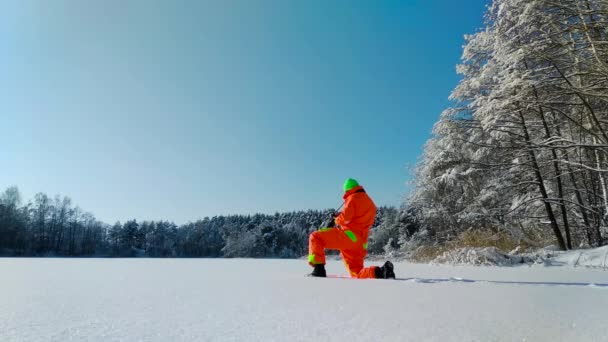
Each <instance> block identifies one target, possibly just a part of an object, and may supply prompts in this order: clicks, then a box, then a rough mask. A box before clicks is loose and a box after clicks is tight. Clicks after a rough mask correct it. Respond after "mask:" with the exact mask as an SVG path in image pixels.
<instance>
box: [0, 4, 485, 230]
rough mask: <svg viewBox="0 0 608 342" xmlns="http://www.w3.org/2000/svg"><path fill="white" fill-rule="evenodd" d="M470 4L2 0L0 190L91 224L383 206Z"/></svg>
mask: <svg viewBox="0 0 608 342" xmlns="http://www.w3.org/2000/svg"><path fill="white" fill-rule="evenodd" d="M484 8H485V1H483V0H460V1H454V0H420V1H416V0H403V1H324V0H314V1H282V0H274V1H265V0H262V1H258V0H241V1H213V2H212V1H196V0H190V1H160V0H159V1H156V0H152V1H150V0H126V1H125V0H103V1H101V0H99V1H79V0H69V1H68V0H56V1H45V0H39V1H31V0H12V1H5V2H2V4H0V75H1V76H0V89H1V91H0V127H1V134H0V146H1V147H0V170H2V172H1V176H0V187H1V188H2V189H4V188H6V187H7V186H10V185H17V186H18V187H19V188H20V189H21V192H22V195H23V197H24V199H31V198H33V196H34V194H35V193H36V192H45V193H47V194H49V195H54V194H61V195H67V196H70V197H71V198H72V199H73V200H74V202H75V203H76V204H78V205H79V206H80V207H82V208H83V209H85V210H87V211H90V212H92V213H93V214H95V216H96V217H97V218H99V219H101V220H104V221H106V222H109V223H113V222H114V221H116V220H121V221H124V220H126V219H129V218H136V219H138V220H142V219H168V220H174V221H176V222H177V223H184V222H187V221H190V220H196V219H198V218H202V217H204V216H212V215H216V214H231V213H243V214H247V213H254V212H264V213H273V212H275V211H288V210H297V209H309V208H311V209H320V208H328V207H335V206H337V205H338V204H340V202H341V195H342V193H341V185H342V183H343V181H344V179H345V178H347V177H354V178H356V179H359V180H360V182H361V183H362V184H363V185H364V186H365V187H366V188H367V189H368V192H369V193H370V194H371V196H372V198H374V200H375V201H376V203H377V204H381V205H398V204H399V203H400V202H401V199H402V198H403V196H404V195H405V194H406V193H407V191H408V188H407V186H406V182H407V181H408V180H409V179H410V174H409V171H408V166H412V165H414V164H415V162H416V160H417V158H418V156H419V155H420V153H421V151H422V147H423V145H424V142H425V141H426V139H427V138H428V137H429V135H430V131H431V128H432V125H433V123H434V122H435V120H436V119H437V118H438V116H439V113H440V112H441V111H442V109H444V108H445V107H446V106H447V105H448V103H449V102H448V100H447V97H448V95H449V93H450V91H451V90H452V89H453V87H454V86H455V85H456V83H457V81H458V76H457V75H456V73H455V65H456V64H457V63H458V61H459V59H460V55H461V49H462V45H463V42H464V40H463V35H464V34H469V33H473V32H475V31H476V30H477V29H479V28H480V27H481V26H482V22H483V20H482V15H483V11H484Z"/></svg>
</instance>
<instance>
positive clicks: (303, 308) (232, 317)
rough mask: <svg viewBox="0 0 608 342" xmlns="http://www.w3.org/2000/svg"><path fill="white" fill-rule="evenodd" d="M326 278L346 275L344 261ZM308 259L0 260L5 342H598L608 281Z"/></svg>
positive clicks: (581, 274)
mask: <svg viewBox="0 0 608 342" xmlns="http://www.w3.org/2000/svg"><path fill="white" fill-rule="evenodd" d="M327 269H328V273H331V274H340V275H344V274H345V270H344V266H343V265H342V263H341V262H340V261H332V262H330V263H329V264H328V266H327ZM308 272H310V268H309V266H308V265H307V264H306V261H304V260H254V259H16V258H0V294H1V296H0V341H3V342H13V341H14V342H17V341H19V342H21V341H28V342H35V341H601V340H606V338H607V337H606V336H608V324H607V323H606V322H607V317H608V316H607V312H608V272H606V271H602V270H598V269H596V270H593V269H585V268H572V267H543V266H531V267H530V266H521V267H500V268H499V267H463V266H461V267H454V266H429V265H417V264H408V263H396V264H395V272H396V274H397V277H398V278H401V280H397V281H392V280H351V279H340V278H337V279H317V278H308V277H305V276H304V275H305V274H306V273H308Z"/></svg>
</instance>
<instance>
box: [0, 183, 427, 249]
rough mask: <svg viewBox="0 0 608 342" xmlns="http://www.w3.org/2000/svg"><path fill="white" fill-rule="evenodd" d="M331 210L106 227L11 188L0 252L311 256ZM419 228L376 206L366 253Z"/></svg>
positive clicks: (2, 200)
mask: <svg viewBox="0 0 608 342" xmlns="http://www.w3.org/2000/svg"><path fill="white" fill-rule="evenodd" d="M331 212H332V211H331V210H308V211H297V212H289V213H277V214H274V215H265V214H256V215H231V216H215V217H212V218H209V217H207V218H204V219H202V220H198V221H196V222H191V223H187V224H183V225H180V226H178V225H176V224H175V223H173V222H169V221H142V222H138V221H136V220H130V221H127V222H124V223H120V222H117V223H115V224H114V225H108V224H106V223H103V222H100V221H98V220H96V219H95V217H94V216H93V215H92V214H90V213H87V212H84V211H82V210H81V209H80V208H78V207H74V206H73V205H72V201H71V200H70V199H69V198H67V197H59V196H56V197H54V198H50V197H48V196H47V195H45V194H42V193H39V194H37V195H36V196H35V198H34V200H33V201H31V202H28V203H27V204H25V205H21V196H20V194H19V190H18V189H17V188H16V187H11V188H8V189H7V190H6V191H5V192H4V193H2V195H0V255H4V256H108V257H279V258H297V257H301V256H303V255H306V254H307V253H308V235H309V234H310V233H311V232H312V231H314V230H316V229H318V228H320V227H321V226H322V225H323V223H324V221H326V220H327V219H328V218H329V217H330V216H331ZM417 226H418V224H417V221H416V219H415V216H414V215H410V214H408V211H403V210H398V209H396V208H392V207H382V208H380V209H379V210H378V214H377V217H376V222H375V224H374V227H373V228H372V231H371V235H370V241H369V252H370V253H372V254H378V253H383V252H386V251H389V250H396V249H398V248H399V238H398V237H399V236H405V235H407V236H410V235H411V234H412V233H413V232H414V231H415V230H417Z"/></svg>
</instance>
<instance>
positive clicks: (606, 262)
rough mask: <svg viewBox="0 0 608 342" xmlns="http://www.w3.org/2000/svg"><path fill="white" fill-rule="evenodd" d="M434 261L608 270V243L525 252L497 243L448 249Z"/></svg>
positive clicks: (441, 262) (437, 262) (455, 263)
mask: <svg viewBox="0 0 608 342" xmlns="http://www.w3.org/2000/svg"><path fill="white" fill-rule="evenodd" d="M433 263H434V264H449V265H480V266H512V265H518V264H523V263H526V264H533V263H536V264H543V265H545V266H572V267H590V268H599V269H604V270H608V246H603V247H599V248H594V249H580V250H570V251H565V252H564V251H559V250H558V249H557V248H541V249H538V250H536V251H533V252H525V253H522V252H521V251H520V249H519V248H516V249H515V250H513V251H511V252H510V253H509V254H507V253H504V252H501V251H500V250H498V249H496V248H495V247H483V248H473V247H465V248H458V249H454V250H448V251H446V252H444V253H442V254H441V255H439V256H438V257H436V258H435V259H434V260H433Z"/></svg>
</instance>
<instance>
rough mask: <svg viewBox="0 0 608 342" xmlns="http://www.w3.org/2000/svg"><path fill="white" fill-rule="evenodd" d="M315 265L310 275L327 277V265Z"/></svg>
mask: <svg viewBox="0 0 608 342" xmlns="http://www.w3.org/2000/svg"><path fill="white" fill-rule="evenodd" d="M314 267H315V268H314V269H313V270H312V273H311V274H309V276H311V277H322V278H325V277H327V274H326V273H325V265H323V264H319V265H315V266H314Z"/></svg>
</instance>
